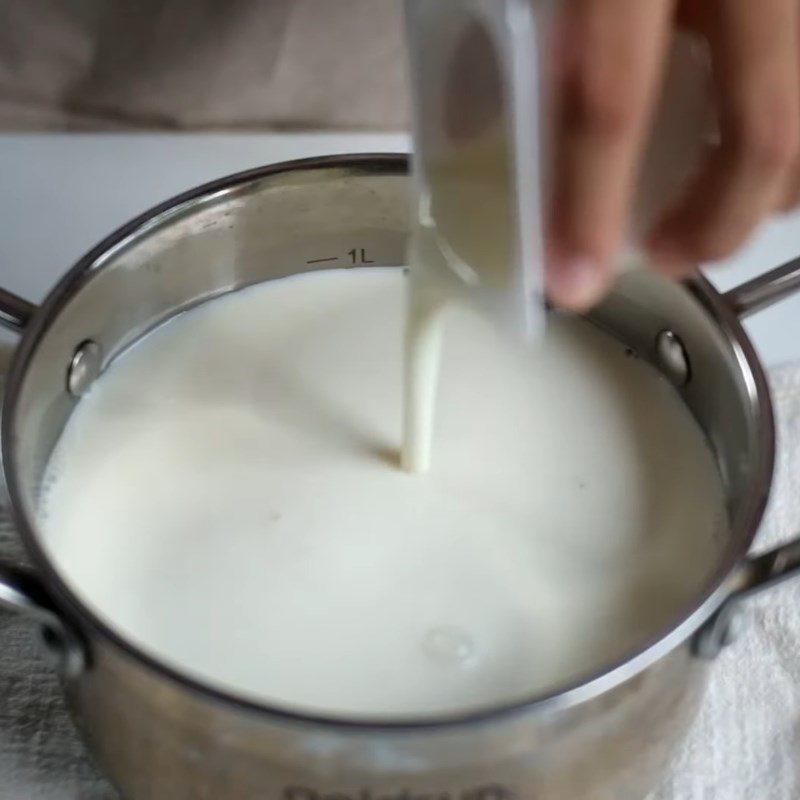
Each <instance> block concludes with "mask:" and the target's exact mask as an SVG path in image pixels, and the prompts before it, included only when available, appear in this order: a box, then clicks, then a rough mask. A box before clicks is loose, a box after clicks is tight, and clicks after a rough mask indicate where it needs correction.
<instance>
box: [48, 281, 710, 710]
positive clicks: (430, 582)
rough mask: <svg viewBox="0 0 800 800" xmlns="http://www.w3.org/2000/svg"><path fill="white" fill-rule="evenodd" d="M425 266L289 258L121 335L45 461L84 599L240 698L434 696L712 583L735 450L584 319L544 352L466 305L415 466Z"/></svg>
mask: <svg viewBox="0 0 800 800" xmlns="http://www.w3.org/2000/svg"><path fill="white" fill-rule="evenodd" d="M405 284H406V278H405V276H404V274H403V272H402V271H400V270H394V269H388V268H385V269H377V268H376V269H359V270H352V271H340V270H334V271H325V272H320V273H315V274H309V275H303V276H298V277H294V278H288V279H284V280H280V281H275V282H271V283H268V284H263V285H261V286H258V287H254V288H249V289H246V290H243V291H240V292H236V293H234V294H232V295H229V296H226V297H223V298H220V299H216V300H213V301H211V302H209V303H207V304H205V305H202V306H200V307H198V308H195V309H193V310H191V311H189V312H187V313H185V314H183V315H182V316H180V317H179V318H177V319H175V320H173V321H171V322H170V323H168V324H166V325H164V326H162V327H161V328H159V329H158V330H156V331H155V332H153V333H152V334H151V335H149V336H148V337H146V338H145V339H144V340H143V341H141V342H140V343H138V344H137V345H136V346H135V347H134V348H133V349H132V350H131V351H129V352H128V353H127V354H126V355H124V356H123V357H122V358H120V359H118V361H116V362H115V363H114V364H113V365H112V366H111V367H110V368H109V369H108V370H107V372H106V374H105V375H104V376H103V377H102V378H101V379H100V380H98V381H97V383H96V385H95V386H94V387H93V388H92V389H91V391H90V392H89V394H88V395H87V396H86V397H85V398H84V399H83V400H82V401H81V403H80V404H79V406H78V407H77V409H76V411H75V412H74V414H73V416H72V419H71V420H70V422H69V424H68V425H67V427H66V429H65V431H64V433H63V435H62V438H61V440H60V442H59V444H58V446H57V448H56V451H55V452H54V454H53V457H52V459H51V463H50V465H49V468H48V474H47V476H46V482H45V485H46V486H48V487H49V488H48V490H47V491H46V493H45V495H44V498H43V503H42V517H41V525H42V529H43V534H44V540H45V545H46V547H47V549H48V550H49V553H50V555H51V557H52V558H53V560H54V563H55V564H56V566H57V568H58V570H59V571H60V572H61V574H62V575H63V576H64V577H65V579H66V580H67V581H68V582H69V584H70V585H71V586H72V587H73V588H74V590H75V591H76V592H77V593H78V594H79V596H80V597H81V598H82V599H83V601H84V602H86V603H87V604H88V605H89V606H90V607H91V608H93V609H94V611H95V612H96V613H97V614H99V615H100V616H101V617H102V618H103V619H105V620H106V621H107V622H108V623H109V624H110V625H112V626H113V627H114V628H115V629H116V630H117V631H119V632H120V633H121V634H122V635H123V636H125V637H128V638H129V639H131V640H132V641H134V642H136V643H138V644H139V645H140V646H141V647H142V648H144V649H146V650H147V651H148V652H149V653H151V654H153V655H154V656H156V657H158V658H160V659H162V660H164V661H166V662H168V663H170V664H172V665H173V666H176V667H178V668H180V669H181V670H183V671H185V672H187V673H189V674H191V675H194V676H195V677H198V678H200V679H202V680H204V681H206V682H208V683H211V684H213V685H215V686H217V687H221V688H226V689H229V690H231V691H233V692H235V693H236V694H238V695H240V696H244V697H248V698H251V699H257V700H262V701H267V702H273V703H275V704H279V705H280V706H282V707H291V708H294V709H300V710H310V711H313V712H316V713H320V712H324V713H329V714H343V715H345V714H346V715H351V716H352V715H355V716H359V717H382V716H386V715H391V716H394V717H419V716H426V715H434V714H441V713H448V712H454V713H456V712H463V711H465V710H468V709H474V708H480V707H486V706H490V705H493V704H496V703H502V702H506V701H514V700H518V699H522V698H525V697H528V696H531V695H533V694H534V693H536V692H538V691H544V690H550V689H554V688H556V687H557V686H560V685H563V684H565V683H566V682H568V681H571V680H573V679H576V678H578V677H580V676H583V675H585V674H586V673H587V672H588V671H590V670H595V669H597V668H598V667H600V666H602V665H604V664H607V663H609V662H610V661H612V660H615V659H617V658H619V657H621V656H623V655H624V654H625V652H626V650H628V649H629V648H632V647H634V646H636V645H639V644H641V643H642V642H643V641H644V639H645V638H647V637H649V636H651V635H652V634H653V633H655V632H657V631H658V630H659V628H660V626H662V625H664V624H666V623H667V622H668V620H669V619H670V618H671V617H672V616H673V615H674V614H675V613H676V612H677V611H679V610H680V609H681V607H682V606H683V604H685V603H688V602H689V601H690V600H691V599H693V598H694V597H695V595H696V593H697V591H698V590H699V588H700V585H701V583H702V582H703V581H704V580H705V579H706V577H707V574H706V572H707V569H708V565H709V564H712V563H714V553H715V552H716V551H717V549H718V547H719V544H718V537H719V534H720V533H721V532H722V531H723V530H724V526H725V512H724V504H723V493H722V488H721V483H720V479H719V476H718V472H717V470H716V467H715V464H714V462H713V459H712V456H711V454H710V451H709V450H708V448H707V447H706V445H705V441H704V438H703V436H702V434H701V432H700V430H699V428H698V427H697V425H696V423H695V422H694V420H693V419H692V418H691V416H690V414H689V412H688V411H687V410H686V409H685V408H684V407H683V405H682V404H681V403H680V402H679V401H678V399H677V397H676V396H675V394H674V392H673V389H672V388H671V387H670V386H669V385H668V384H667V383H666V381H664V380H663V379H662V378H661V377H660V376H659V375H658V374H657V373H656V372H655V371H654V370H653V369H652V368H650V367H649V366H647V365H645V364H643V363H641V362H639V361H638V360H636V359H635V358H631V357H629V356H628V355H627V354H626V353H625V350H624V348H623V347H622V346H620V345H619V344H618V343H616V342H615V341H613V340H611V339H610V338H608V337H606V336H605V335H604V334H602V333H600V332H598V331H597V330H595V329H593V328H591V327H590V326H588V324H586V323H584V322H582V321H579V320H571V319H566V318H555V319H553V320H552V322H551V323H550V329H549V332H548V336H547V337H546V339H545V340H544V341H543V342H542V343H541V345H540V346H539V349H538V350H537V352H536V353H532V352H531V351H530V350H529V349H527V348H525V347H524V346H522V345H519V346H517V345H515V344H513V343H511V342H509V340H508V339H507V338H506V337H504V336H502V335H501V334H500V333H498V332H497V331H496V330H495V329H494V328H493V327H492V325H491V324H490V323H488V322H486V321H484V319H482V318H481V317H480V316H478V315H475V314H472V313H471V312H468V311H465V310H461V309H458V308H454V309H450V310H449V311H448V320H447V329H446V332H445V337H444V353H443V357H442V359H441V372H440V375H439V381H438V383H439V395H438V401H437V405H438V409H439V410H438V417H437V420H436V426H435V428H434V429H433V451H434V453H435V468H432V469H431V470H430V472H429V473H428V474H427V475H425V476H424V477H420V476H416V475H411V474H409V473H407V472H405V471H403V470H402V469H400V468H399V456H398V453H399V448H400V440H401V434H400V427H401V426H400V420H401V418H402V408H401V405H402V402H401V398H402V379H403V329H404V304H405V295H406V288H407V287H406V285H405ZM534 367H535V368H534Z"/></svg>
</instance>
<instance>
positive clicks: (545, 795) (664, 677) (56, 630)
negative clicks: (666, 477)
mask: <svg viewBox="0 0 800 800" xmlns="http://www.w3.org/2000/svg"><path fill="white" fill-rule="evenodd" d="M406 170H407V164H406V159H405V157H403V156H385V155H373V156H354V157H346V158H331V159H313V160H308V161H302V162H295V163H290V164H284V165H278V166H273V167H267V168H264V169H259V170H255V171H252V172H248V173H244V174H241V175H235V176H233V177H231V178H227V179H225V180H221V181H218V182H216V183H213V184H209V185H207V186H204V187H201V188H199V189H197V190H195V191H192V192H189V193H187V194H184V195H182V196H180V197H178V198H176V199H174V200H172V201H170V202H168V203H165V204H164V205H162V206H159V207H158V208H156V209H154V210H153V211H151V212H149V213H147V214H145V215H144V216H142V217H140V218H139V219H137V220H134V221H133V222H131V223H130V224H129V225H126V226H125V227H124V228H122V229H121V230H119V231H117V233H115V234H113V235H112V236H110V237H109V238H108V239H106V240H105V241H104V242H102V243H101V244H100V245H98V247H96V248H95V249H94V250H93V251H92V252H91V253H89V254H88V255H87V256H86V257H85V258H83V259H82V260H81V261H80V262H79V263H78V264H77V265H76V266H75V267H74V268H73V269H72V270H70V271H69V272H68V273H67V275H66V276H65V277H64V278H63V279H62V280H61V281H60V282H59V283H58V285H57V286H56V287H55V288H54V289H53V290H52V292H51V293H50V294H49V296H48V297H47V299H46V300H45V302H44V303H43V304H42V305H41V306H40V307H38V308H35V307H33V306H32V305H30V304H29V303H27V302H25V301H23V300H21V299H19V298H17V297H14V296H12V295H10V294H8V293H2V295H0V308H1V309H2V317H0V322H2V323H3V324H4V325H6V326H7V327H10V328H12V329H13V330H16V331H19V332H22V334H23V336H22V340H21V342H20V344H19V347H18V349H17V352H16V356H15V359H14V363H13V366H12V369H11V373H10V375H9V377H8V381H7V391H6V396H5V405H4V413H3V442H2V444H3V460H4V468H5V474H6V479H7V482H8V487H9V492H10V496H11V500H12V503H13V507H14V513H15V518H16V522H17V524H18V526H19V533H20V536H21V537H22V539H23V540H24V542H25V545H26V547H27V549H28V552H29V553H30V556H31V558H32V560H33V563H34V564H35V565H36V572H35V574H31V573H25V572H21V571H20V570H18V569H14V568H12V567H10V566H4V567H2V566H0V604H4V605H6V606H10V607H11V608H12V609H16V610H19V611H21V612H22V613H24V614H27V615H29V616H30V617H31V618H32V619H33V620H34V621H35V622H37V623H40V624H41V625H42V626H43V630H44V631H45V641H46V642H47V644H48V646H49V647H50V649H51V650H52V651H53V652H54V653H56V654H57V656H58V663H59V669H60V671H61V674H62V677H63V685H64V691H65V692H66V694H67V697H68V700H69V703H70V706H71V708H72V710H73V712H74V715H75V718H76V720H77V722H78V724H79V726H80V727H81V729H82V730H83V733H84V734H85V737H86V740H87V742H88V744H89V747H90V749H91V751H92V752H93V753H94V755H95V756H96V758H97V760H98V761H99V762H100V764H101V765H102V767H103V768H104V769H105V770H106V772H107V773H108V775H109V776H110V777H111V779H112V780H113V781H114V782H115V783H116V785H117V786H118V787H119V788H120V790H121V791H122V793H123V795H124V796H125V797H128V798H131V800H162V799H163V800H183V799H184V798H185V800H189V798H192V800H198V799H199V798H208V800H257V799H258V800H262V799H263V798H284V800H349V798H353V799H354V800H377V799H378V798H381V800H388V799H389V798H392V800H423V799H424V800H432V799H433V798H437V800H439V799H440V798H441V799H442V800H511V798H520V799H522V798H530V800H534V798H535V799H536V800H556V799H557V798H565V800H581V798H584V799H587V798H591V800H606V799H608V800H611V798H613V800H628V799H630V800H634V799H635V800H641V798H642V797H643V795H644V794H645V793H646V792H647V790H649V789H650V788H652V786H653V784H654V782H655V781H657V776H658V774H659V772H660V770H661V769H662V768H663V766H664V764H665V763H666V762H667V760H668V759H669V756H670V754H671V752H672V750H673V748H674V746H675V745H676V743H677V742H679V741H680V739H681V737H682V736H683V734H684V732H685V730H686V727H687V725H688V724H689V723H690V721H691V719H692V717H693V714H694V712H695V710H696V708H697V706H698V703H699V701H700V697H701V695H702V692H703V687H704V683H705V679H706V676H707V672H708V669H709V665H710V663H711V662H710V658H711V657H713V655H714V654H716V653H717V652H718V651H719V649H720V648H721V647H723V646H724V645H725V644H726V643H727V642H728V641H729V640H730V638H731V636H732V632H733V631H734V629H735V628H736V620H737V611H738V609H739V607H740V604H741V601H742V600H743V599H745V598H746V597H747V596H748V595H749V594H751V593H752V592H755V591H758V590H759V589H762V588H765V587H768V586H770V585H772V584H773V583H775V582H776V581H778V580H781V579H783V578H787V577H789V576H791V575H794V574H795V573H797V572H798V571H800V541H796V542H793V543H791V544H789V545H787V546H785V547H782V548H780V549H778V550H776V551H775V552H771V553H767V554H765V555H762V556H760V557H758V558H751V557H749V556H748V555H747V553H748V550H749V548H750V545H751V542H752V540H753V536H754V534H755V532H756V530H757V528H758V525H759V522H760V520H761V516H762V512H763V509H764V505H765V503H766V500H767V495H768V490H769V487H770V482H771V476H772V465H773V422H772V410H771V405H770V398H769V394H768V390H767V385H766V382H765V379H764V374H763V371H762V369H761V366H760V365H759V362H758V360H757V358H756V356H755V354H754V351H753V349H752V347H751V345H750V342H749V341H748V339H747V337H746V335H745V333H744V331H743V330H742V327H741V324H740V317H741V316H743V315H744V314H746V313H748V312H750V311H753V310H756V309H758V308H760V307H762V306H764V305H767V304H769V303H771V302H773V301H774V300H776V299H778V298H780V297H782V296H783V295H785V294H787V293H789V292H791V291H793V290H795V289H797V288H798V287H799V286H800V267H798V265H797V264H792V265H788V266H787V267H784V268H781V269H779V270H776V271H773V272H772V273H769V274H768V275H766V276H764V278H762V279H759V280H757V281H755V282H753V283H751V284H748V285H746V286H743V287H741V288H740V289H738V290H736V291H734V292H731V293H729V294H727V295H720V294H718V293H717V292H716V291H715V290H714V289H713V288H712V287H711V286H710V285H709V284H708V283H706V282H705V281H704V280H702V279H698V280H695V281H692V282H690V283H689V284H687V285H686V286H685V287H680V286H674V285H671V284H666V283H662V282H660V281H658V280H657V279H656V278H654V277H652V276H648V275H644V274H638V275H630V276H628V277H626V278H625V279H624V280H622V281H621V282H620V285H619V287H618V288H617V290H616V291H615V293H614V294H613V295H612V296H611V297H610V298H609V299H608V301H607V302H606V303H604V304H603V306H601V307H600V308H599V309H598V310H597V311H596V312H595V313H593V314H592V316H591V319H592V320H593V321H594V322H595V323H597V324H598V325H600V326H602V327H603V328H605V329H606V330H608V331H610V332H611V333H612V334H613V335H614V336H616V337H618V338H620V339H621V340H623V341H624V342H625V343H626V344H627V345H628V346H629V347H630V348H631V349H632V350H634V351H635V352H636V353H638V354H639V355H640V356H641V357H642V358H646V359H648V360H650V361H651V362H652V363H653V364H655V365H656V366H657V367H658V368H659V369H661V370H662V371H663V372H664V373H665V374H666V375H667V377H668V378H669V379H670V380H671V381H673V382H674V383H675V385H676V386H677V387H678V391H679V392H680V393H681V395H682V397H683V399H684V400H685V402H686V403H687V404H688V406H689V407H690V408H691V410H692V412H693V413H694V415H695V417H696V418H697V420H698V421H699V423H700V424H701V425H702V427H703V428H704V430H705V431H706V432H707V436H708V440H709V442H710V445H711V447H712V448H713V450H714V452H715V454H716V456H717V459H718V462H719V465H720V470H721V473H722V475H723V478H724V482H725V486H726V491H727V498H728V510H729V513H730V518H731V530H730V535H729V537H728V538H726V539H725V540H724V541H720V543H719V559H718V563H717V564H714V565H709V574H711V575H712V577H711V578H710V580H709V582H708V584H707V586H705V587H704V589H703V591H702V592H701V593H699V594H698V596H697V598H696V599H695V602H694V603H693V604H692V605H691V607H688V608H685V609H683V610H682V611H681V613H680V614H678V615H677V616H676V618H675V619H674V620H673V622H672V624H671V625H670V626H669V627H668V628H667V629H665V630H663V631H660V632H659V633H658V635H657V636H654V638H653V639H652V640H651V641H650V642H649V643H648V644H647V646H646V647H644V648H642V649H641V650H640V651H638V652H636V653H631V654H629V656H628V657H627V658H625V659H624V660H622V661H621V662H620V663H618V664H614V665H609V666H608V667H607V668H606V669H603V670H602V671H600V672H598V673H597V674H594V675H591V676H587V677H586V679H585V680H584V681H582V682H581V683H579V684H576V685H572V686H566V687H563V689H561V690H559V691H557V692H554V693H553V694H552V695H550V696H547V697H536V698H531V700H530V701H529V702H526V703H521V704H519V705H517V706H515V707H507V708H498V709H496V710H493V711H492V712H490V713H483V714H480V715H472V716H464V717H461V718H455V719H442V720H439V721H436V722H430V721H428V722H425V723H422V722H421V723H420V724H416V725H415V724H407V723H406V724H400V723H398V722H393V721H392V720H386V721H385V722H382V723H381V724H375V723H371V724H368V723H366V722H359V721H358V720H336V719H324V718H313V717H310V716H307V715H303V714H299V713H294V712H293V711H292V710H291V709H280V708H267V707H264V706H260V705H257V704H254V703H252V702H245V701H243V700H241V699H238V698H236V697H233V696H230V695H226V694H223V693H221V692H220V691H217V690H215V689H213V688H211V687H209V686H206V685H203V684H202V683H200V682H198V681H196V680H193V679H191V678H189V677H187V676H185V675H181V674H179V673H177V672H175V671H174V670H173V669H170V668H169V667H167V666H165V665H164V664H161V663H159V662H158V661H156V660H155V659H154V658H152V657H150V656H149V655H148V654H147V653H144V652H142V651H140V650H139V649H137V648H136V647H135V646H134V645H132V644H131V643H129V642H126V641H124V640H123V639H122V638H121V637H120V636H118V635H117V634H116V633H115V632H114V630H113V629H111V628H109V627H108V626H107V625H106V624H105V623H104V622H103V621H102V620H101V619H99V618H98V617H97V616H96V615H95V614H93V613H92V612H91V611H90V610H89V609H87V608H86V607H85V606H84V605H83V604H82V603H81V601H80V599H79V597H78V596H77V595H76V593H75V592H74V591H73V590H72V588H71V587H69V586H67V585H66V584H65V583H64V581H62V579H61V578H60V576H59V574H58V572H57V570H56V568H55V567H54V565H53V564H51V563H50V562H49V561H48V559H47V557H46V555H45V552H44V550H43V548H42V546H41V544H40V541H39V538H38V532H37V522H36V508H37V497H38V495H39V492H40V488H41V480H42V472H43V469H44V466H45V464H46V462H47V459H48V456H49V454H50V452H51V449H52V447H53V445H54V443H55V442H56V440H57V439H58V436H59V434H60V432H61V430H62V428H63V427H64V424H65V423H66V421H67V419H68V418H69V415H70V412H71V411H72V410H73V408H74V407H75V405H76V403H78V402H79V398H80V395H81V394H82V393H83V392H85V390H86V389H87V387H88V386H89V385H91V382H92V380H94V378H95V377H96V376H97V375H98V374H99V373H100V372H101V371H102V369H103V368H104V367H105V366H106V365H107V364H108V363H109V362H110V361H111V360H112V359H113V358H114V357H115V356H117V355H118V354H119V353H120V352H122V351H123V350H124V349H125V348H126V347H127V346H129V345H130V344H131V343H132V342H134V341H135V340H136V339H137V338H139V337H140V336H141V335H142V334H143V333H145V332H146V331H148V330H150V329H151V328H153V326H154V325H157V324H158V323H160V322H161V321H163V320H164V319H166V318H168V317H170V316H172V315H174V314H176V313H178V312H179V311H181V310H183V309H185V308H187V307H188V306H191V305H192V304H195V303H198V302H200V301H202V300H205V299H207V298H209V297H212V296H215V295H218V294H221V293H224V292H228V291H231V290H233V289H236V288H238V287H241V286H244V285H247V284H251V283H256V282H260V281H264V280H269V279H271V278H277V277H282V276H285V275H288V274H291V273H296V272H302V271H309V270H317V269H325V268H329V267H341V266H352V267H358V266H359V265H362V264H370V263H373V262H374V263H376V264H382V265H400V264H403V262H404V258H405V244H406V237H407V232H408V209H409V208H410V204H409V197H408V191H409V181H408V178H407V175H406ZM232 356H233V357H235V354H232ZM324 673H325V666H324V664H321V665H320V675H321V679H323V680H324Z"/></svg>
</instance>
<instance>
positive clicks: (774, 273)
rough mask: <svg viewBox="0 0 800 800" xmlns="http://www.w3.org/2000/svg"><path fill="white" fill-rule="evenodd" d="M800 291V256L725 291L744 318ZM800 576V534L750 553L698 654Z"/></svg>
mask: <svg viewBox="0 0 800 800" xmlns="http://www.w3.org/2000/svg"><path fill="white" fill-rule="evenodd" d="M797 292H800V258H795V259H792V260H791V261H788V262H787V263H786V264H783V265H781V266H780V267H776V268H775V269H772V270H770V271H769V272H766V273H764V274H763V275H759V276H758V277H757V278H753V280H750V281H747V282H746V283H743V284H741V285H740V286H737V287H736V288H734V289H731V290H730V291H729V292H727V293H726V294H725V295H724V298H725V300H726V301H727V303H728V305H729V306H730V308H731V309H732V310H733V312H734V313H735V314H736V315H737V316H738V317H739V318H740V319H744V318H746V317H748V316H750V315H751V314H755V313H756V312H758V311H763V310H764V309H766V308H769V306H771V305H774V304H775V303H777V302H779V301H781V300H784V299H785V298H787V297H789V296H790V295H792V294H795V293H797ZM798 576H800V536H798V537H797V538H795V539H793V540H792V541H790V542H788V543H787V544H784V545H780V546H778V547H776V548H774V549H773V550H769V551H767V552H766V553H762V554H761V555H757V556H750V557H748V558H747V559H746V560H745V561H744V563H743V564H742V566H741V567H740V568H739V569H738V570H737V572H736V573H735V575H734V576H733V584H732V586H731V587H730V594H729V595H728V597H727V599H726V600H725V601H724V602H723V604H722V605H721V606H720V608H719V610H718V611H717V612H716V614H715V615H714V616H713V617H712V618H711V619H710V620H709V621H708V622H707V623H706V624H705V625H704V626H703V627H702V628H701V629H700V631H699V632H698V633H697V636H696V638H695V641H694V649H695V652H696V654H697V655H699V656H701V657H704V658H714V657H715V656H716V655H718V654H719V652H720V651H721V650H722V648H723V647H725V646H726V645H728V644H730V643H731V642H733V641H734V640H735V639H736V638H737V636H738V634H739V632H740V631H741V629H742V628H743V627H744V622H743V614H742V601H743V600H747V599H748V598H749V597H752V596H753V595H755V594H758V593H759V592H762V591H764V590H765V589H769V588H771V587H773V586H775V585H776V584H778V583H782V582H783V581H785V580H788V579H789V578H794V577H798Z"/></svg>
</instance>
